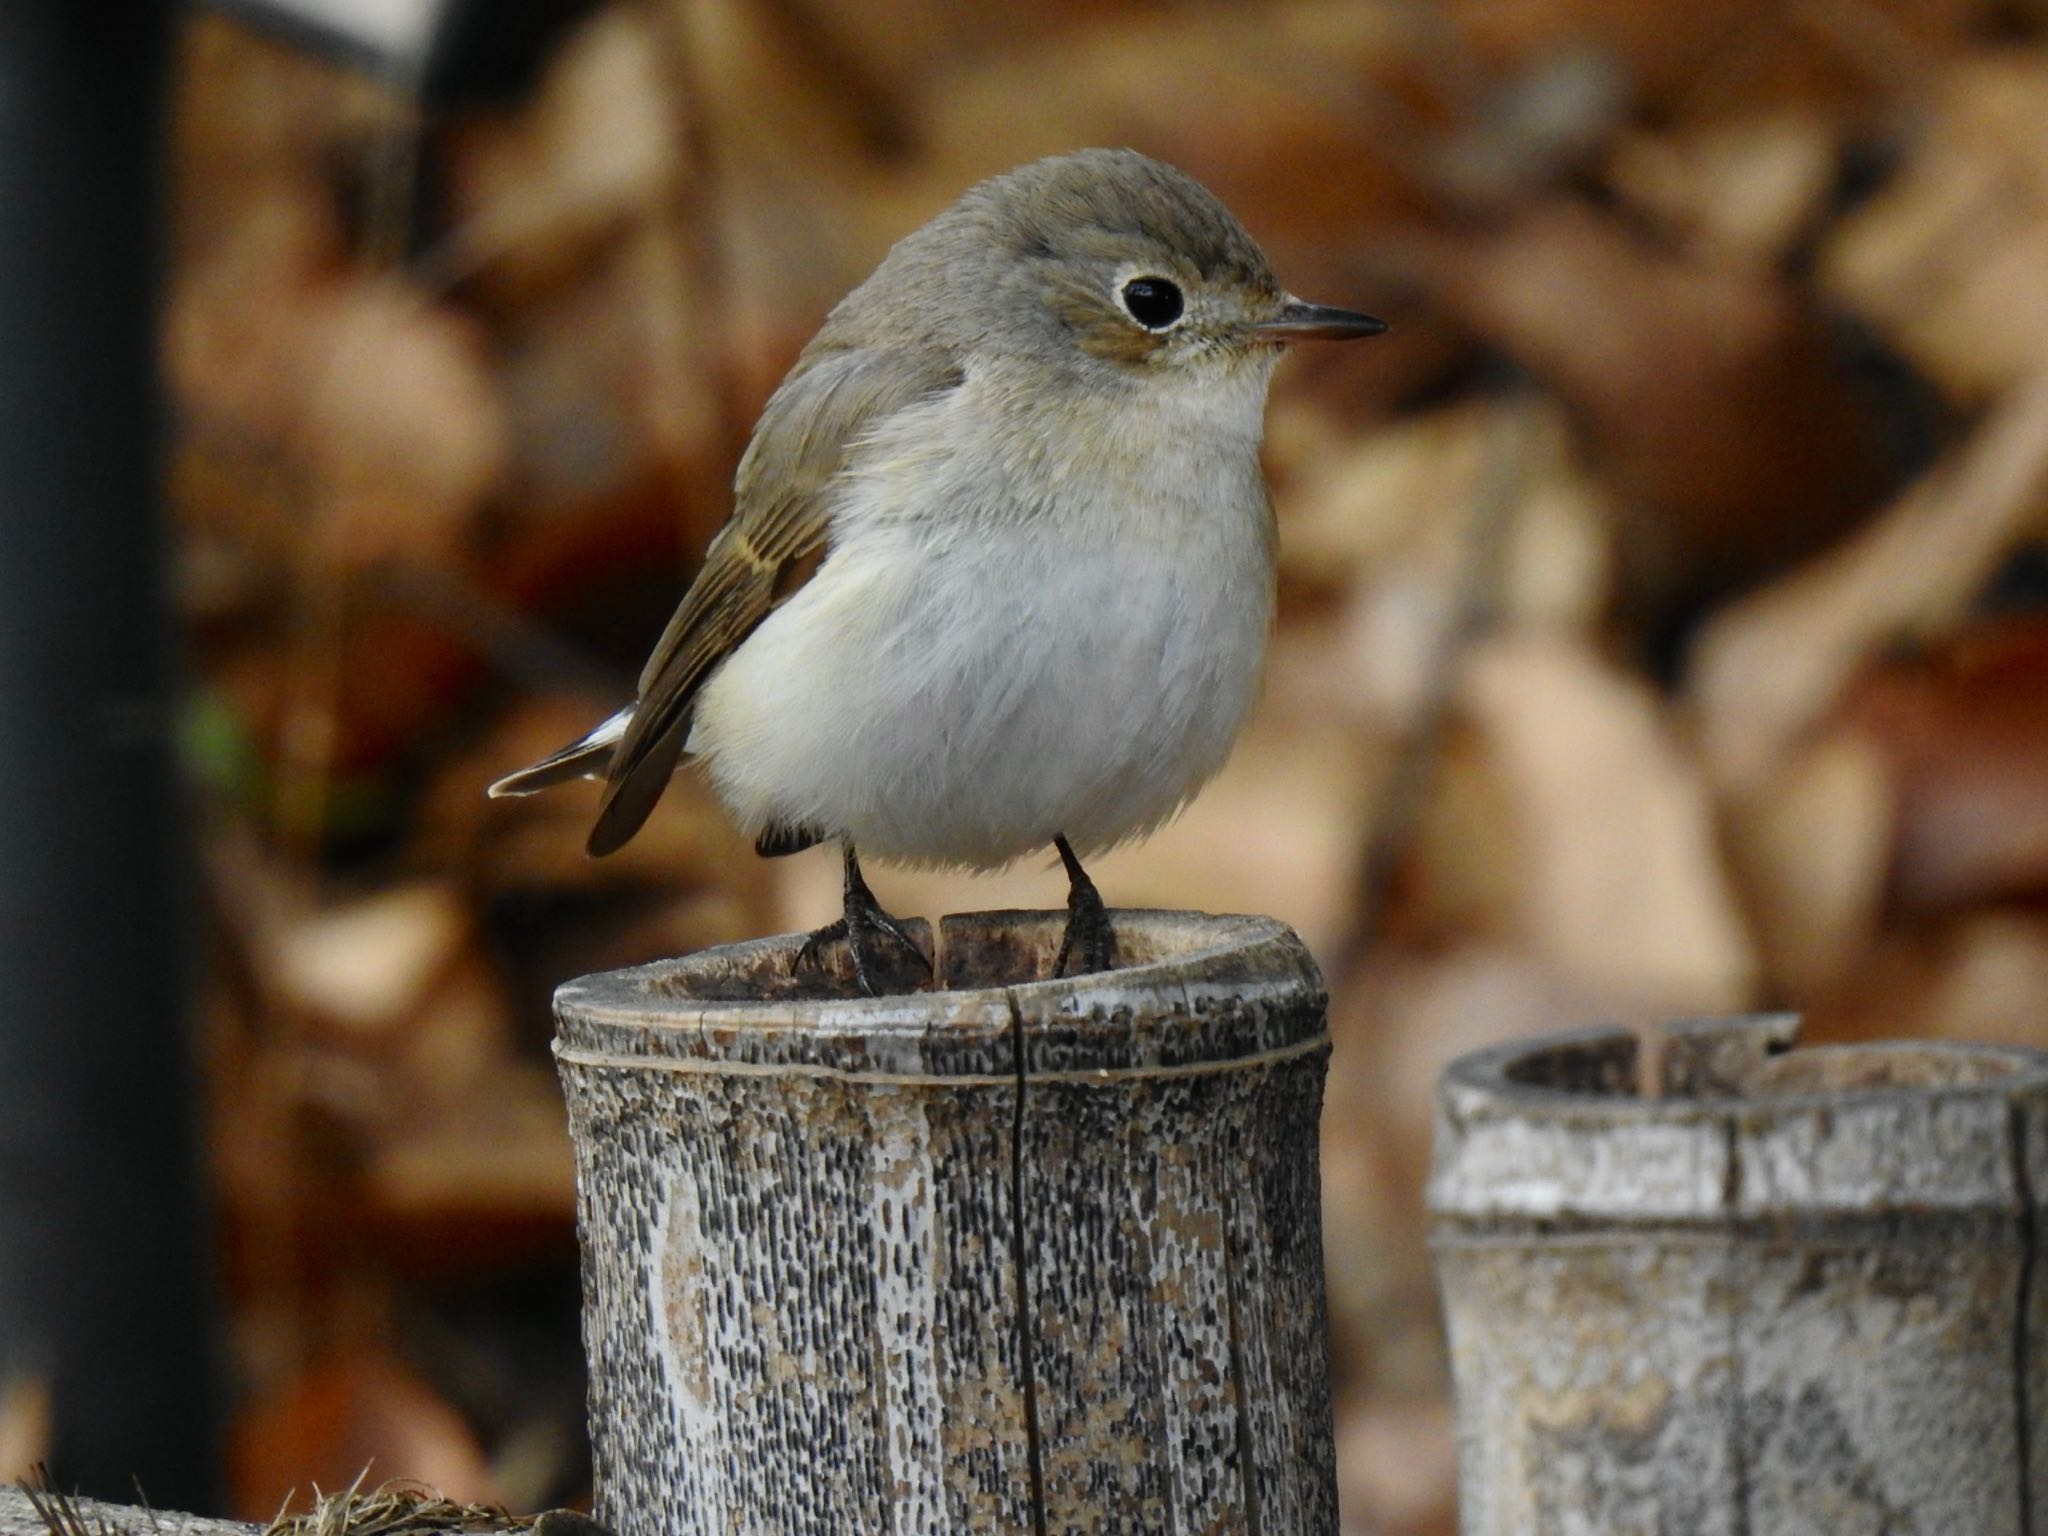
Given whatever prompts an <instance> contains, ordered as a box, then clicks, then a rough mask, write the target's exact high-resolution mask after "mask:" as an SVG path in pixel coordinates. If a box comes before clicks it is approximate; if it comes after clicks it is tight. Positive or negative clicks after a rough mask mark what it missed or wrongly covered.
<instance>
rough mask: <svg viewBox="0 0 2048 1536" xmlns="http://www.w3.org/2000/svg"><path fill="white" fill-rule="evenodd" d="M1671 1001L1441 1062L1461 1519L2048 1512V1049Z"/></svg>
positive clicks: (1442, 1257)
mask: <svg viewBox="0 0 2048 1536" xmlns="http://www.w3.org/2000/svg"><path fill="white" fill-rule="evenodd" d="M1795 1032H1796V1026H1795V1024H1794V1023H1793V1021H1791V1020H1789V1019H1785V1018H1752V1019H1737V1020H1729V1021H1726V1022H1721V1023H1703V1024H1695V1025H1685V1026H1674V1027H1673V1028H1672V1029H1671V1030H1670V1031H1669V1032H1668V1034H1666V1036H1665V1043H1664V1048H1663V1050H1662V1052H1661V1056H1662V1072H1661V1079H1662V1080H1661V1084H1660V1085H1659V1086H1660V1087H1661V1090H1662V1096H1661V1097H1658V1098H1646V1097H1643V1096H1642V1095H1641V1094H1640V1093H1639V1091H1638V1083H1637V1073H1638V1060H1639V1054H1640V1053H1639V1048H1638V1040H1637V1038H1636V1037H1635V1036H1633V1035H1631V1034H1629V1033H1626V1032H1623V1031H1620V1030H1604V1031H1592V1032H1587V1033H1584V1034H1580V1035H1574V1036H1565V1037H1559V1038H1555V1039H1551V1040H1548V1041H1540V1042H1534V1043H1525V1044H1522V1045H1517V1046H1509V1047H1504V1048H1501V1049H1497V1050H1493V1051H1486V1052H1482V1053H1480V1054H1478V1055H1476V1056H1471V1057H1467V1058H1466V1059H1464V1060H1463V1061H1461V1062H1459V1063H1457V1064H1456V1065H1455V1066H1453V1068H1452V1069H1451V1070H1450V1071H1449V1073H1447V1074H1446V1076H1445V1079H1444V1081H1443V1083H1442V1087H1441V1093H1440V1097H1439V1104H1438V1125H1437V1149H1436V1159H1435V1169H1434V1173H1433V1176H1432V1179H1431V1185H1430V1197H1431V1204H1432V1208H1433V1210H1434V1212H1435V1215H1436V1243H1437V1249H1438V1262H1439V1270H1440V1275H1441V1279H1442V1283H1443V1291H1444V1300H1445V1305H1446V1310H1447V1313H1448V1318H1449V1325H1450V1334H1451V1350H1452V1361H1453V1370H1454V1373H1455V1379H1456V1394H1457V1411H1458V1434H1459V1451H1460V1510H1461V1520H1462V1528H1463V1530H1464V1531H1465V1533H1466V1536H1506V1533H1510V1532H1513V1533H1516V1536H1547V1533H1566V1532H1570V1533H1580V1532H1585V1533H1594V1532H1597V1533H1602V1536H1634V1533H1645V1536H1648V1533H1666V1532H1686V1533H1688V1536H1722V1533H1726V1536H1794V1533H1798V1536H1818V1533H1826V1536H1864V1533H1868V1536H1878V1533H1894V1532H1918V1533H1926V1536H1937V1533H1939V1536H1948V1533H1956V1536H1964V1533H1967V1536H2043V1533H2048V1435H2044V1434H2043V1433H2042V1431H2041V1427H2040V1414H2041V1411H2042V1405H2043V1404H2044V1403H2048V1350H2044V1347H2043V1336H2044V1335H2043V1328H2044V1324H2048V1311H2044V1306H2048V1303H2044V1299H2043V1287H2042V1285H2041V1283H2040V1280H2039V1263H2040V1258H2041V1252H2042V1233H2043V1227H2042V1223H2041V1219H2040V1218H2041V1212H2040V1203H2041V1192H2042V1191H2043V1190H2044V1189H2048V1182H2044V1172H2048V1056H2044V1055H2042V1054H2040V1053H2036V1052H2028V1051H2019V1050H1999V1049H1992V1048H1973V1047H1968V1046H1961V1045H1948V1044H1905V1045H1888V1046H1857V1047H1835V1048H1826V1049H1815V1050H1808V1051H1789V1053H1788V1048H1789V1047H1790V1045H1791V1043H1792V1039H1793V1035H1794V1033H1795Z"/></svg>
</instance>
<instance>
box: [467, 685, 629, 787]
mask: <svg viewBox="0 0 2048 1536" xmlns="http://www.w3.org/2000/svg"><path fill="white" fill-rule="evenodd" d="M632 718H633V710H632V706H630V705H628V706H627V707H626V708H624V709H622V710H620V711H619V712H618V713H617V714H615V715H613V716H612V717H611V719H609V720H607V721H605V723H604V724H603V725H600V726H599V727H598V728H597V729H596V730H594V731H592V732H591V733H590V734H589V735H588V736H585V737H583V738H582V739H581V740H580V741H572V742H570V743H569V745H568V746H566V747H564V748H562V749H561V750H560V751H559V752H550V753H549V754H548V755H547V756H546V757H544V758H542V759H541V760H540V761H539V762H537V763H533V764H530V765H529V766H527V767H525V768H521V769H520V770H518V771H517V772H516V773H508V774H506V775H505V777H503V778H502V779H500V780H498V782H497V783H495V784H493V785H492V786H491V787H490V791H489V793H490V797H491V798H492V799H493V800H503V799H505V798H507V797H508V796H513V795H530V794H533V793H535V792H536V791H538V790H543V789H548V788H550V787H552V786H553V785H556V784H566V783H568V782H569V781H570V780H571V779H601V778H603V777H604V775H605V770H606V769H607V768H609V767H610V766H611V760H612V749H613V748H614V747H616V746H617V745H618V744H619V738H620V737H621V736H623V735H625V734H626V726H627V724H628V723H629V722H630V721H631V720H632Z"/></svg>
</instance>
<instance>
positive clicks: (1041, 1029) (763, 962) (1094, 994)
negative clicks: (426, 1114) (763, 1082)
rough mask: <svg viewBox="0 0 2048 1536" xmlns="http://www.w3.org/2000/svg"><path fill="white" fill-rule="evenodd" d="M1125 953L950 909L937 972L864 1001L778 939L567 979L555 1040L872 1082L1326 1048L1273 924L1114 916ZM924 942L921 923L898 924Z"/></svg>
mask: <svg viewBox="0 0 2048 1536" xmlns="http://www.w3.org/2000/svg"><path fill="white" fill-rule="evenodd" d="M1111 918H1112V921H1113V922H1114V923H1115V925H1116V931H1117V939H1118V944H1119V947H1120V953H1121V954H1123V955H1125V956H1128V957H1129V963H1126V964H1120V965H1118V966H1117V967H1116V968H1114V969H1112V970H1108V971H1103V972H1098V973H1093V974H1088V975H1081V976H1067V977H1058V978H1055V977H1051V976H1049V975H1048V974H1047V972H1048V971H1049V970H1050V967H1051V961H1052V957H1053V955H1054V954H1055V953H1056V952H1057V950H1058V947H1059V937H1060V932H1061V929H1062V927H1063V926H1064V924H1065V921H1066V914H1065V913H1064V912H1057V911H1028V910H1001V911H991V912H966V913H956V914H953V915H951V916H948V917H945V918H943V919H942V920H941V921H940V923H939V925H938V928H937V932H936V937H937V957H936V958H937V964H936V966H935V970H936V973H937V981H936V982H935V983H934V984H932V985H930V986H928V987H926V988H922V989H919V990H915V991H907V992H901V993H892V994H888V995H884V996H881V997H866V996H862V995H860V994H859V992H858V990H857V988H856V987H855V986H854V983H853V978H852V975H851V973H850V971H849V970H848V969H847V968H846V965H845V962H844V959H843V957H835V958H834V959H833V960H832V961H830V962H828V964H827V965H826V966H825V967H824V968H823V969H822V971H821V972H818V973H800V972H797V971H796V970H795V966H794V962H795V959H796V954H797V951H798V949H799V948H800V947H801V946H802V943H803V941H804V937H805V936H804V935H803V934H779V935H776V936H774V937H771V938H763V939H753V940H747V941H743V942H741V943H737V944H729V945H724V946H721V947H719V948H716V949H709V950H703V951H699V952H698V953H696V954H691V955H684V956H680V957H677V958H674V959H667V960H658V961H655V962H653V963H651V964H648V965H641V966H634V967H631V968H628V969H625V970H616V971H608V972H604V973H601V974H599V975H595V976H586V977H581V978H578V979H577V980H574V981H570V982H565V983H564V984H563V985H562V986H561V987H560V988H559V989H557V991H556V994H555V1010H556V1021H557V1030H556V1036H555V1042H554V1051H555V1055H556V1058H557V1060H558V1061H559V1062H560V1063H561V1064H562V1065H564V1066H568V1067H591V1068H603V1067H606V1066H626V1065H632V1066H643V1067H644V1066H647V1065H649V1064H652V1063H660V1064H663V1065H666V1066H668V1067H670V1068H672V1069H673V1070H678V1071H699V1072H720V1071H729V1072H760V1071H795V1072H813V1073H820V1074H830V1075H835V1076H853V1077H861V1078H870V1079H877V1080H887V1079H895V1078H903V1079H908V1080H916V1081H928V1080H929V1081H963V1082H965V1081H975V1080H985V1079H991V1078H1001V1079H1004V1080H1011V1079H1014V1078H1015V1076H1016V1075H1017V1072H1018V1069H1019V1062H1018V1053H1019V1049H1020V1046H1021V1049H1022V1051H1023V1053H1024V1056H1025V1058H1026V1062H1025V1065H1026V1066H1027V1067H1028V1070H1029V1072H1030V1075H1031V1077H1032V1078H1033V1079H1034V1080H1042V1079H1044V1078H1046V1077H1047V1076H1049V1075H1051V1076H1059V1075H1064V1074H1068V1073H1072V1074H1077V1075H1079V1076H1081V1077H1084V1078H1095V1079H1102V1080H1107V1078H1108V1076H1109V1075H1132V1074H1138V1075H1156V1076H1172V1075H1176V1074H1180V1073H1186V1072H1200V1071H1210V1070H1214V1071H1222V1070H1236V1069H1239V1068H1242V1067H1245V1066H1247V1065H1250V1064H1252V1063H1254V1062H1255V1061H1257V1060H1259V1059H1262V1058H1269V1059H1272V1060H1276V1061H1277V1060H1284V1059H1287V1058H1289V1057H1291V1056H1294V1055H1297V1054H1305V1053H1309V1052H1315V1051H1327V1050H1328V1048H1329V1035H1328V1032H1327V1028H1326V1027H1325V1026H1324V1025H1323V1024H1322V1023H1321V1022H1319V1021H1320V1018H1321V1010H1320V1009H1307V1010H1304V1009H1302V1008H1300V1007H1298V1006H1293V1007H1279V1006H1275V1007H1264V1006H1258V1005H1260V1004H1263V1003H1267V1002H1272V1003H1276V1004H1277V1003H1279V1002H1281V1001H1283V1000H1285V999H1288V998H1290V997H1291V998H1292V999H1293V1000H1295V1001H1297V1002H1298V1000H1299V998H1300V996H1301V993H1302V989H1304V988H1305V989H1306V990H1307V992H1308V993H1309V994H1310V995H1312V996H1313V997H1315V998H1316V999H1318V1000H1320V999H1322V998H1323V997H1324V996H1325V993H1324V987H1323V981H1322V976H1321V973H1320V972H1319V971H1318V970H1317V968H1316V964H1315V961H1314V959H1313V958H1312V957H1311V956H1310V955H1309V952H1308V949H1307V947H1306V946H1305V945H1304V944H1303V943H1302V942H1301V939H1300V938H1299V936H1298V935H1296V934H1295V933H1294V932H1293V930H1292V929H1290V928H1288V927H1287V926H1286V925H1285V924H1284V923H1281V922H1278V921H1276V920H1275V919H1272V918H1267V917H1255V916H1244V915H1235V914H1225V915H1216V914H1210V913H1203V912H1182V911H1172V910H1154V909H1144V908H1131V909H1123V910H1118V911H1116V912H1113V913H1112V914H1111ZM906 926H907V927H909V928H910V929H911V931H912V932H913V933H914V934H915V935H916V936H917V938H918V939H919V941H920V943H921V944H924V945H926V946H927V951H928V952H929V946H930V945H931V944H932V941H933V937H934V934H933V929H932V927H931V925H929V924H928V923H926V922H925V921H924V920H922V919H913V920H911V921H910V922H908V923H907V924H906Z"/></svg>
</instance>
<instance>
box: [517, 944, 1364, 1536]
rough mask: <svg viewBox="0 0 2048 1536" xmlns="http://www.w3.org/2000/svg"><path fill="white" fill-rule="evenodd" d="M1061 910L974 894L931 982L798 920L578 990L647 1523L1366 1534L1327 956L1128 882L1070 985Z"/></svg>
mask: <svg viewBox="0 0 2048 1536" xmlns="http://www.w3.org/2000/svg"><path fill="white" fill-rule="evenodd" d="M1061 922H1062V917H1061V915H1060V914H1051V913H1014V912H1013V913H982V914H974V915H968V916H961V917H954V918H948V919H946V920H945V922H944V923H943V924H942V926H941V929H940V936H939V937H940V942H939V958H938V968H939V974H940V976H941V978H942V979H943V982H944V986H943V988H940V989H934V990H926V991H919V992H911V993H906V994H903V995H898V996H889V997H881V998H873V999H870V998H860V997H856V996H853V995H852V987H851V984H850V981H849V979H848V978H847V977H846V975H845V974H844V973H843V972H840V973H829V972H828V974H827V975H826V976H825V977H824V978H822V979H819V978H806V979H804V980H802V981H799V980H793V979H792V975H791V962H792V960H793V958H794V955H795V951H796V947H797V944H798V940H797V939H796V938H793V937H790V938H778V939H765V940H761V941H758V942H754V943H748V944H738V945H733V946H730V947H727V948H723V949H716V950H711V951H708V952H706V953H703V954H699V955H694V956H690V957H688V958H685V959H682V960H674V961H667V962H663V963H661V964H658V965H652V966H647V967H644V968H641V969H637V970H630V971H619V972H614V973H610V974H607V975H603V976H596V977H590V978H587V979H585V980H582V981H577V982H571V983H569V984H568V985H567V986H565V987H563V988H562V989H561V991H560V992H559V993H558V994H557V996H556V1017H557V1021H558V1025H559V1030H558V1036H557V1040H556V1046H555V1050H556V1055H557V1058H558V1060H559V1063H560V1066H561V1071H562V1078H563V1081H564V1083H565V1085H566V1088H567V1093H568V1100H569V1116H570V1130H571V1134H572V1137H573V1139H574V1142H575V1147H576V1157H577V1185H578V1191H579V1214H580V1224H581V1234H582V1242H583V1252H584V1290H585V1295H584V1333H585V1342H586V1346H587V1349H588V1354H589V1357H590V1369H591V1425H592V1436H593V1441H594V1447H595V1452H596V1459H597V1479H598V1482H597V1488H598V1513H599V1516H600V1518H601V1519H603V1520H604V1521H605V1522H606V1523H607V1524H609V1525H611V1526H612V1527H613V1528H614V1529H616V1530H618V1531H619V1532H621V1533H623V1536H691V1533H705V1536H710V1533H713V1532H717V1533H719V1536H727V1533H748V1536H851V1533H864V1532H894V1533H901V1536H925V1533H930V1536H941V1533H944V1536H956V1533H961V1532H972V1531H989V1532H997V1531H1000V1532H1006V1533H1016V1532H1037V1533H1059V1536H1065V1533H1070V1532H1103V1533H1114V1532H1127V1533H1132V1536H1136V1533H1141V1532H1142V1533H1145V1536H1160V1533H1169V1532H1171V1533H1181V1532H1185V1533H1195V1532H1202V1533H1224V1532H1244V1533H1247V1536H1330V1533H1333V1532H1334V1531H1335V1530H1336V1528H1337V1524H1336V1494H1335V1477H1334V1470H1333V1464H1332V1450H1331V1431H1330V1401H1329V1383H1328V1365H1327V1353H1326V1351H1327V1345H1326V1340H1325V1329H1324V1309H1323V1276H1322V1236H1321V1229H1320V1225H1319V1210H1318V1201H1319V1175H1318V1169H1317V1162H1316V1129H1317V1118H1318V1115H1319V1111H1320V1107H1321V1099H1322V1083H1323V1072H1324V1067H1325V1064H1326V1061H1327V1057H1328V1041H1327V1037H1326V1035H1325V1032H1324V1011H1325V1010H1324V1004H1325V998H1324V994H1323V987H1322V981H1321V978H1320V977H1319V976H1318V974H1317V972H1316V969H1315V966H1314V963H1313V962H1312V961H1311V960H1310V959H1309V956H1308V954H1307V952H1306V950H1304V949H1303V947H1302V945H1301V943H1300V941H1299V940H1298V939H1297V938H1295V936H1294V935H1293V934H1292V933H1290V932H1289V931H1288V930H1287V929H1285V928H1283V927H1281V926H1280V925H1279V924H1277V923H1274V922H1271V921H1268V920H1265V919H1260V918H1244V917H1206V916H1201V915H1197V914H1191V913H1178V912H1122V913H1118V914H1116V925H1117V938H1118V944H1119V948H1120V953H1121V955H1122V957H1123V959H1124V961H1125V966H1124V968H1121V969H1118V970H1116V971H1113V972H1109V973H1107V974H1104V975H1098V976H1084V977H1079V978H1074V979H1069V980H1064V981H1043V980H1037V979H1035V978H1039V977H1043V976H1045V975H1046V973H1047V972H1048V971H1049V969H1050V966H1051V960H1052V956H1053V953H1054V951H1055V949H1056V947H1057V943H1058V937H1059V931H1060V925H1061ZM916 931H917V932H918V935H919V938H920V941H921V942H925V943H926V944H927V946H929V938H930V935H929V931H928V930H927V929H925V928H924V927H923V925H921V924H920V925H918V926H917V929H916Z"/></svg>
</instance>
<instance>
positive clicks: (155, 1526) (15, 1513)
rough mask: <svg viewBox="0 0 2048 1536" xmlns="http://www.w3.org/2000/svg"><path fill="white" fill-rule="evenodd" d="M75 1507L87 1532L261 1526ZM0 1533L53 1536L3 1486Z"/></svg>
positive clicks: (128, 1534)
mask: <svg viewBox="0 0 2048 1536" xmlns="http://www.w3.org/2000/svg"><path fill="white" fill-rule="evenodd" d="M71 1504H72V1508H73V1509H74V1510H75V1511H76V1512H77V1515H78V1517H79V1519H80V1520H81V1521H82V1522H83V1524H84V1529H85V1530H86V1531H88V1532H92V1533H95V1536H96V1533H98V1532H99V1531H101V1530H107V1531H111V1532H114V1533H116V1536H258V1533H259V1532H260V1531H261V1530H262V1527H261V1526H256V1525H246V1524H244V1523H243V1522H242V1521H239V1520H212V1519H208V1518H207V1517H205V1516H203V1515H180V1514H175V1513H172V1512H170V1511H167V1510H160V1509H139V1508H136V1507H135V1506H133V1505H128V1504H103V1503H101V1502H100V1501H99V1500H98V1499H75V1500H72V1501H71ZM0 1536H50V1528H49V1526H48V1525H47V1524H46V1523H45V1522H44V1520H43V1517H42V1516H41V1515H40V1514H38V1513H36V1507H35V1505H34V1504H33V1503H31V1502H30V1500H29V1497H28V1495H27V1494H25V1493H23V1492H22V1491H21V1490H20V1489H19V1488H6V1487H0Z"/></svg>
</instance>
